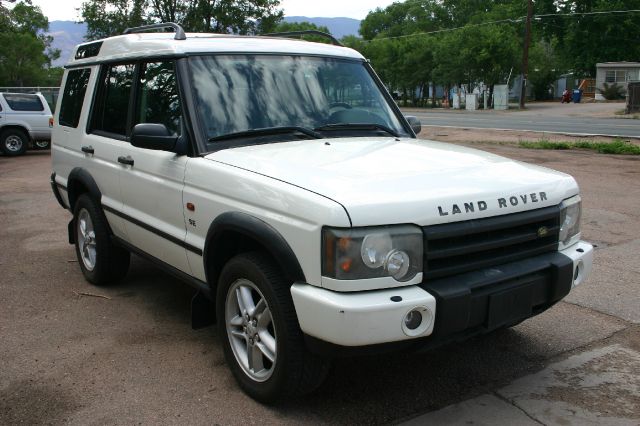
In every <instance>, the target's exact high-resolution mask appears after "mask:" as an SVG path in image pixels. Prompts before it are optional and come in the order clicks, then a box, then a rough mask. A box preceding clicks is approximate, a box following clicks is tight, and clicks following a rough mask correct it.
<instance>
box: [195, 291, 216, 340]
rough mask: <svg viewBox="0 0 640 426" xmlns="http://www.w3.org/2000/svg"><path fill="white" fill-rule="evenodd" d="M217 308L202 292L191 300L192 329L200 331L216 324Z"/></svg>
mask: <svg viewBox="0 0 640 426" xmlns="http://www.w3.org/2000/svg"><path fill="white" fill-rule="evenodd" d="M215 309H216V307H215V303H213V302H212V301H211V299H209V298H208V297H207V296H206V295H205V294H204V293H203V292H202V291H200V290H198V292H197V293H196V294H195V296H193V299H191V328H192V329H194V330H198V329H201V328H205V327H208V326H210V325H213V324H215V323H216V310H215Z"/></svg>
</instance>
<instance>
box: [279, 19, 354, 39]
mask: <svg viewBox="0 0 640 426" xmlns="http://www.w3.org/2000/svg"><path fill="white" fill-rule="evenodd" d="M284 21H285V22H311V23H312V24H316V25H318V26H325V27H327V28H329V31H330V32H331V34H332V35H333V36H334V37H335V38H337V39H341V38H342V37H344V36H347V35H358V30H359V29H360V20H358V19H352V18H308V17H306V16H285V17H284Z"/></svg>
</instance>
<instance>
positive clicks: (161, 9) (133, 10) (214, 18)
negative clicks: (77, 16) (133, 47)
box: [81, 0, 283, 40]
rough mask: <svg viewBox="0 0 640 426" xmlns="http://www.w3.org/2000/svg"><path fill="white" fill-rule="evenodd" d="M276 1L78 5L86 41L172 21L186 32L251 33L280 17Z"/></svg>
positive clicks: (95, 1)
mask: <svg viewBox="0 0 640 426" xmlns="http://www.w3.org/2000/svg"><path fill="white" fill-rule="evenodd" d="M279 5H280V0H88V1H85V2H84V3H83V4H82V8H81V10H82V12H81V13H82V19H83V20H84V21H85V22H86V23H87V30H88V31H87V36H86V38H87V39H88V40H95V39H98V38H104V37H109V36H112V35H117V34H122V32H123V31H124V30H125V29H126V28H128V27H136V26H140V25H145V24H151V23H156V22H175V23H177V24H180V25H182V26H183V27H184V29H185V30H186V31H193V32H215V33H225V34H226V33H234V34H255V33H258V32H267V31H273V29H274V28H275V25H276V24H277V23H278V22H279V21H280V20H281V19H282V16H283V12H282V10H280V9H278V6H279Z"/></svg>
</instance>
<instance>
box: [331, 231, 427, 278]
mask: <svg viewBox="0 0 640 426" xmlns="http://www.w3.org/2000/svg"><path fill="white" fill-rule="evenodd" d="M422 238H423V237H422V230H421V229H420V228H419V227H417V226H411V225H398V226H384V227H372V228H350V229H336V228H324V229H323V230H322V253H323V259H322V275H324V276H325V277H329V278H335V279H338V280H359V279H364V278H381V277H393V278H394V279H396V280H397V281H409V280H411V279H412V278H413V277H415V276H416V274H418V273H419V272H422Z"/></svg>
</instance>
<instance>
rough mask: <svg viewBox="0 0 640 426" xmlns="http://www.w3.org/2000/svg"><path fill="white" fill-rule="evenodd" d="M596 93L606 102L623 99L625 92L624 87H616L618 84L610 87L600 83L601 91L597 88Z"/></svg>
mask: <svg viewBox="0 0 640 426" xmlns="http://www.w3.org/2000/svg"><path fill="white" fill-rule="evenodd" d="M597 90H598V92H600V93H602V96H604V98H605V99H606V100H608V101H615V100H617V99H624V96H625V91H624V87H622V86H618V84H616V83H613V84H611V85H609V84H607V83H602V89H601V88H598V89H597Z"/></svg>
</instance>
